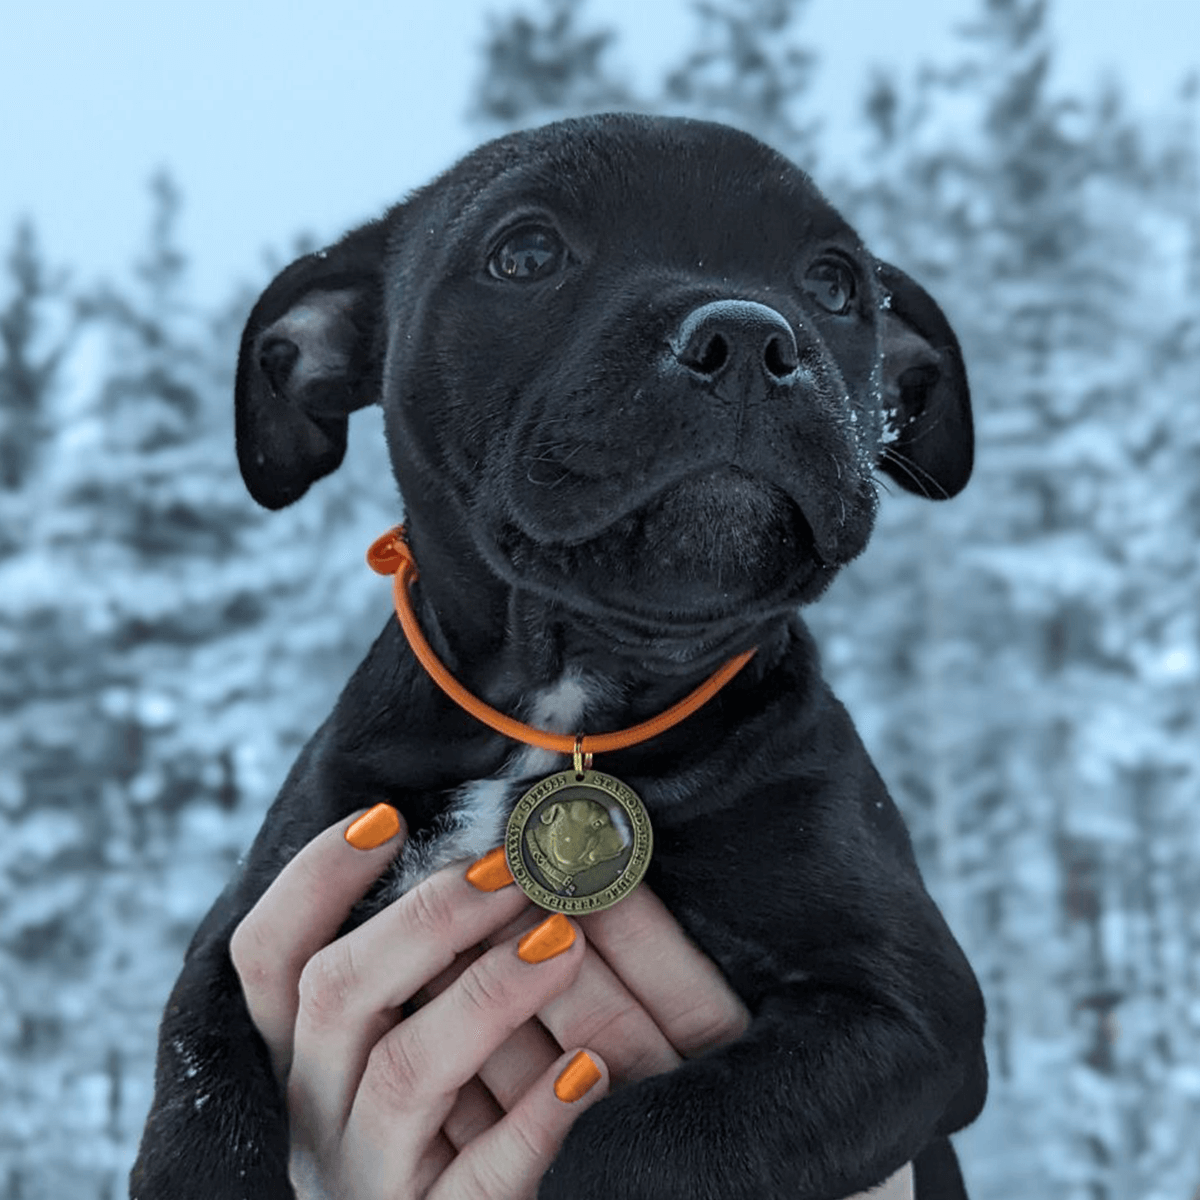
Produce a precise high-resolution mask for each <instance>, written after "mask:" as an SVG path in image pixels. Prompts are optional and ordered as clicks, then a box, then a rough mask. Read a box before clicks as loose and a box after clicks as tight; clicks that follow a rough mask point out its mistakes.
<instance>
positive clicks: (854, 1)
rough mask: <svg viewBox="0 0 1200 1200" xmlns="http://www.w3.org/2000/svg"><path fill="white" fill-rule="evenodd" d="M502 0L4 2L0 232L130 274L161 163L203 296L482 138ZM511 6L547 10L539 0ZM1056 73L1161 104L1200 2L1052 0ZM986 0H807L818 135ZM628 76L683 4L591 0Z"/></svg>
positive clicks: (1194, 30) (929, 54)
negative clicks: (22, 220)
mask: <svg viewBox="0 0 1200 1200" xmlns="http://www.w3.org/2000/svg"><path fill="white" fill-rule="evenodd" d="M508 7H509V4H508V3H507V0H434V2H432V3H426V2H424V0H422V2H420V3H417V2H414V0H388V2H384V0H343V2H342V3H340V4H338V5H337V6H336V7H335V6H334V5H332V4H330V3H329V2H328V0H203V3H199V4H179V5H171V4H164V3H163V2H162V0H153V2H152V0H103V2H101V3H95V2H93V0H74V2H70V0H23V2H18V0H7V3H6V4H5V11H4V20H3V39H2V41H0V239H2V242H0V244H3V245H4V246H7V245H8V243H9V240H10V238H11V232H10V231H11V228H12V226H13V223H14V221H15V220H16V218H17V216H18V215H19V214H27V215H29V216H31V217H32V218H33V219H34V221H35V224H36V226H37V228H38V231H39V233H40V235H41V239H42V243H43V245H44V247H45V249H46V250H47V251H48V252H49V254H50V255H51V256H52V258H53V259H54V260H56V261H58V262H65V263H67V264H69V265H70V266H71V267H72V269H73V270H74V272H75V274H76V277H77V278H78V279H79V281H80V282H87V281H89V280H91V279H94V278H96V277H98V276H100V275H101V274H104V273H106V272H112V271H116V270H124V269H125V268H126V267H127V266H128V264H129V263H130V261H131V260H132V258H133V256H134V254H135V253H136V250H137V247H138V246H139V244H140V239H141V237H142V235H143V231H144V229H145V225H146V221H147V216H148V211H149V205H148V201H147V192H146V187H145V184H146V180H147V178H148V177H149V175H150V174H151V173H152V171H153V170H154V169H155V168H156V167H158V166H160V165H165V166H167V167H168V168H169V169H170V170H171V172H172V173H173V175H174V176H175V178H176V179H177V181H178V182H179V184H180V186H181V188H182V191H183V195H184V199H185V203H186V209H185V213H184V218H183V238H184V242H185V248H186V249H187V250H188V252H189V253H190V254H191V256H192V271H193V281H194V285H195V291H196V295H197V296H198V298H200V299H202V300H212V299H217V298H219V297H221V296H223V295H224V294H225V293H226V292H227V290H228V285H229V282H230V280H231V279H232V278H234V277H237V276H239V275H240V276H242V277H246V278H252V277H256V276H257V274H258V266H259V263H260V261H261V255H262V250H263V248H264V247H266V246H273V247H275V248H277V249H283V248H284V247H285V246H286V245H287V244H288V243H289V242H290V239H291V237H292V235H293V234H295V233H297V232H298V231H300V230H308V231H311V232H313V233H314V234H315V235H316V236H318V237H321V238H332V237H334V236H336V235H337V234H338V233H339V232H341V231H342V230H343V229H345V228H346V227H348V226H349V225H351V224H353V223H355V222H357V221H359V220H361V219H363V218H365V217H368V216H371V215H374V214H375V213H377V212H378V211H379V210H381V209H382V208H383V207H384V206H385V205H386V204H388V203H390V202H391V201H393V200H396V199H398V198H400V196H402V195H403V194H404V192H405V191H407V190H408V189H409V188H411V187H414V186H416V185H417V184H419V183H421V182H423V181H424V180H425V179H427V178H428V177H429V176H431V175H432V174H433V173H435V172H436V171H437V170H439V169H441V168H442V167H443V166H445V165H447V164H448V163H449V162H451V161H452V160H453V159H454V158H456V157H457V156H458V155H459V154H461V153H462V152H463V151H465V150H467V149H469V148H470V146H471V145H472V144H473V143H474V142H475V141H477V140H478V131H473V130H471V129H470V128H469V127H468V126H467V124H466V123H465V121H464V117H463V114H464V111H465V109H466V105H467V101H468V97H469V92H470V86H471V82H472V79H473V77H474V74H475V73H476V71H477V70H478V61H479V56H478V48H479V45H480V42H481V40H482V38H483V35H484V31H485V29H486V14H487V13H488V12H496V11H504V10H507V8H508ZM523 7H524V8H526V9H527V10H530V11H540V6H539V0H525V3H524V4H523ZM1055 7H1056V18H1055V19H1056V24H1057V27H1058V32H1059V34H1060V42H1061V58H1060V70H1061V71H1062V73H1063V74H1064V75H1065V76H1066V77H1067V79H1068V80H1069V82H1071V83H1074V84H1087V83H1088V82H1089V81H1092V80H1095V79H1097V78H1098V77H1099V76H1100V75H1101V74H1102V73H1103V72H1105V71H1108V72H1111V73H1116V74H1119V75H1120V76H1121V77H1122V78H1123V79H1124V80H1125V81H1126V83H1127V86H1128V88H1129V91H1130V95H1131V98H1132V100H1133V101H1134V104H1135V106H1137V107H1138V108H1140V109H1143V110H1145V111H1152V110H1153V109H1154V108H1155V106H1157V105H1159V104H1161V103H1162V102H1163V100H1164V99H1165V98H1166V97H1167V95H1168V94H1169V93H1170V92H1171V91H1173V90H1174V89H1175V88H1176V87H1177V86H1178V83H1179V81H1180V80H1181V79H1182V78H1183V77H1184V75H1185V74H1186V73H1187V72H1188V71H1189V70H1196V69H1198V68H1200V0H1139V2H1138V3H1130V2H1129V0H1119V2H1118V0H1057V2H1056V6H1055ZM975 8H976V0H812V3H811V6H810V8H809V11H808V15H807V17H806V19H805V24H804V33H805V34H806V36H807V39H808V40H809V41H810V43H811V44H813V45H814V46H815V47H816V48H817V49H818V50H819V51H820V53H821V55H822V66H821V71H820V75H819V77H818V80H817V87H816V93H815V97H814V103H815V105H816V106H817V108H818V109H819V115H820V116H821V117H822V118H823V119H824V120H825V122H826V126H827V128H829V129H831V130H832V131H833V132H834V133H835V134H836V132H837V130H838V127H839V122H840V121H844V120H845V115H846V114H848V113H850V112H851V111H853V110H854V108H855V107H856V106H857V102H858V98H859V96H860V94H861V90H862V87H863V83H864V80H865V78H866V72H867V68H868V66H869V65H870V64H872V63H887V64H889V65H891V66H892V67H895V68H899V69H901V70H903V69H904V68H905V67H906V66H908V65H911V64H913V63H915V62H917V61H918V60H926V61H930V60H937V59H942V60H944V59H945V58H946V56H947V54H948V52H949V51H950V48H951V45H952V42H951V31H952V29H953V27H954V25H955V24H956V23H958V22H960V21H963V20H965V19H967V18H968V17H969V16H970V15H971V13H972V12H973V11H974V10H975ZM590 12H591V14H592V17H593V18H594V19H596V20H605V21H607V20H610V19H611V21H613V22H614V23H616V24H617V25H618V27H619V28H620V29H621V30H622V39H621V42H620V44H619V45H618V47H617V51H616V53H615V54H614V58H615V59H616V60H618V61H621V62H625V63H627V64H629V65H630V67H631V68H632V70H633V74H634V78H635V79H642V80H644V81H647V82H649V81H650V80H652V79H653V78H654V77H655V74H656V67H657V66H658V65H659V64H661V63H663V62H665V61H668V60H671V59H673V58H675V57H676V56H677V53H678V49H679V47H680V46H682V45H683V44H685V43H686V41H687V38H688V33H689V30H690V28H691V16H690V6H689V5H688V3H687V2H686V0H591V5H590Z"/></svg>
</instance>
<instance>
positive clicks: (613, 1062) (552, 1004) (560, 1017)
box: [488, 947, 681, 1103]
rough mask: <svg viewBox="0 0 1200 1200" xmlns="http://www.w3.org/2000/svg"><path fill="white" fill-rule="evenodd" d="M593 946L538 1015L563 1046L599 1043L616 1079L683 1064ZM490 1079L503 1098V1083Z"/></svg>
mask: <svg viewBox="0 0 1200 1200" xmlns="http://www.w3.org/2000/svg"><path fill="white" fill-rule="evenodd" d="M588 949H589V952H588V953H587V954H585V955H584V958H583V963H582V965H581V966H580V969H579V975H578V976H577V977H576V979H575V982H574V983H573V984H572V985H571V987H569V988H568V989H567V990H566V991H565V992H564V993H563V994H562V995H561V996H557V997H555V998H554V999H552V1000H550V1001H549V1002H548V1003H546V1004H544V1005H543V1006H542V1007H541V1008H540V1009H538V1020H539V1021H541V1023H542V1024H543V1025H544V1026H545V1027H546V1029H547V1030H548V1031H549V1033H550V1034H551V1035H552V1036H553V1037H554V1039H555V1041H557V1042H558V1044H559V1045H560V1046H593V1047H595V1049H596V1050H597V1051H598V1052H599V1053H600V1055H601V1056H602V1057H603V1058H604V1060H605V1062H607V1063H608V1065H609V1069H610V1071H611V1072H612V1077H613V1079H614V1081H616V1082H617V1083H627V1082H629V1081H630V1080H634V1079H644V1078H646V1077H647V1076H648V1075H658V1074H660V1073H661V1072H663V1071H670V1070H673V1069H674V1068H675V1067H677V1066H679V1064H680V1062H681V1059H680V1057H679V1055H678V1054H677V1053H676V1052H675V1049H674V1047H673V1046H672V1045H671V1043H670V1042H669V1041H668V1040H667V1037H666V1035H665V1034H664V1033H663V1031H662V1030H661V1029H659V1028H658V1026H657V1025H656V1024H655V1023H654V1020H653V1018H652V1017H651V1016H650V1015H649V1014H648V1013H647V1012H646V1010H645V1009H644V1008H643V1007H642V1005H641V1003H640V1001H639V1000H638V999H637V997H636V996H634V994H633V993H632V992H630V991H629V989H628V988H627V987H625V985H624V984H623V983H622V982H621V981H620V980H619V979H618V978H617V976H616V975H615V974H614V973H613V971H612V969H611V968H610V967H609V966H608V964H607V963H605V961H604V960H603V959H602V958H601V957H600V955H599V954H597V953H596V952H595V951H594V950H592V949H591V948H590V947H589V948H588ZM488 1078H489V1086H494V1087H496V1088H497V1089H499V1090H498V1091H497V1096H498V1098H499V1099H500V1100H501V1103H504V1096H503V1088H502V1086H501V1084H500V1083H498V1082H495V1083H493V1082H492V1076H491V1075H489V1076H488Z"/></svg>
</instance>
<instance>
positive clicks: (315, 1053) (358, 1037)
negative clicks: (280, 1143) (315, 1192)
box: [288, 865, 528, 1137]
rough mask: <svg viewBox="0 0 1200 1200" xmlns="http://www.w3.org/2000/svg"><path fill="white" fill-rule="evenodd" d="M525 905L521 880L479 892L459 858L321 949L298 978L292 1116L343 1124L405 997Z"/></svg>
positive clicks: (319, 1132) (310, 1123) (319, 1128)
mask: <svg viewBox="0 0 1200 1200" xmlns="http://www.w3.org/2000/svg"><path fill="white" fill-rule="evenodd" d="M527 907H528V902H527V901H526V900H525V897H524V896H523V895H522V894H521V893H520V892H519V891H517V890H516V889H515V888H514V889H509V890H506V891H500V892H494V893H485V892H480V891H478V890H477V889H475V888H473V887H472V886H471V885H470V884H468V883H467V882H466V880H465V878H464V874H463V868H462V866H461V865H457V866H451V867H447V868H445V869H444V870H441V871H437V872H435V873H434V874H433V875H431V876H429V878H428V879H425V880H424V881H422V882H421V883H420V884H418V885H417V887H415V888H413V889H412V891H410V892H406V893H405V894H404V895H403V896H401V897H400V899H399V900H397V901H396V902H395V903H394V904H391V905H389V906H388V907H387V908H385V909H383V910H382V911H381V912H378V913H376V914H375V915H374V916H373V917H372V918H371V919H370V920H368V921H366V922H364V923H363V924H362V925H360V926H359V927H358V928H357V929H354V930H351V931H350V932H349V933H347V934H346V935H344V936H343V937H340V938H338V939H337V940H336V941H334V942H331V943H330V944H329V945H327V946H325V947H323V948H322V949H321V950H319V951H318V952H317V953H316V954H314V955H313V956H312V958H310V959H309V961H308V962H307V963H306V964H305V966H304V969H303V971H302V972H301V974H300V981H299V995H300V1003H299V1008H298V1011H297V1013H296V1019H295V1044H294V1051H293V1062H292V1072H291V1077H290V1079H289V1081H288V1099H289V1105H290V1107H291V1109H292V1112H293V1116H294V1119H295V1120H296V1121H297V1122H298V1123H299V1124H301V1125H302V1126H303V1127H304V1128H306V1129H308V1130H310V1131H311V1136H313V1137H328V1136H332V1135H333V1134H334V1132H335V1131H338V1130H340V1129H341V1128H342V1127H343V1126H344V1124H345V1122H346V1118H347V1116H348V1114H349V1112H350V1109H351V1106H352V1103H353V1100H354V1096H355V1093H356V1092H357V1090H358V1087H359V1081H360V1080H361V1078H362V1076H363V1072H364V1071H365V1069H366V1065H367V1061H368V1058H369V1056H370V1053H371V1050H372V1047H374V1046H375V1045H376V1044H377V1043H378V1042H379V1040H380V1039H381V1038H382V1037H384V1035H385V1034H387V1032H388V1030H390V1029H391V1028H392V1027H393V1026H394V1025H395V1024H396V1022H397V1020H398V1019H399V1015H400V1008H401V1006H402V1005H403V1004H404V1003H405V1002H406V1001H408V1000H410V999H411V998H412V997H413V996H414V995H416V993H417V992H418V990H419V989H420V988H421V987H422V985H424V984H425V983H426V982H427V981H428V980H430V979H432V978H434V977H436V976H437V975H439V974H440V973H441V972H443V971H446V970H447V968H449V967H450V966H451V964H452V963H453V961H454V959H455V957H456V956H457V955H458V954H459V953H461V952H463V951H466V950H467V949H468V948H470V947H472V946H474V945H475V944H476V943H477V942H479V941H480V940H482V939H483V938H485V937H487V936H488V935H489V934H492V933H493V932H494V931H495V930H496V929H497V927H499V926H501V925H504V924H507V923H508V922H509V921H511V920H512V919H513V918H514V917H515V916H516V915H517V913H519V912H520V911H522V910H523V909H525V908H527ZM422 1011H423V1010H422ZM417 1015H419V1014H417ZM412 1019H413V1018H411V1017H410V1018H409V1020H412Z"/></svg>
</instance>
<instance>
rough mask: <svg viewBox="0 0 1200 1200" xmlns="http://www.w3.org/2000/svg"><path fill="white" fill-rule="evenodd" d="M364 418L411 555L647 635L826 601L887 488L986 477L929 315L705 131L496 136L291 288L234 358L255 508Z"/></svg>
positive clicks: (954, 369) (960, 384) (846, 232)
mask: <svg viewBox="0 0 1200 1200" xmlns="http://www.w3.org/2000/svg"><path fill="white" fill-rule="evenodd" d="M370 403H379V404H381V405H382V406H383V408H384V412H385V418H386V428H387V431H388V441H389V447H390V451H391V455H392V461H393V466H394V469H395V473H396V477H397V480H398V482H399V484H400V488H401V491H402V493H403V496H404V500H405V505H406V508H407V510H408V520H409V523H410V525H411V526H412V527H413V529H414V530H419V531H420V533H421V536H422V537H424V538H425V539H426V540H429V539H430V538H433V537H437V536H438V531H439V530H441V531H444V532H445V533H446V534H447V536H449V535H450V534H451V532H452V531H453V534H454V536H456V537H458V538H459V539H460V540H461V538H462V537H463V536H466V537H467V539H468V542H469V545H470V547H471V551H472V552H473V553H474V554H476V555H477V556H478V558H479V559H480V560H481V561H482V562H484V563H486V564H487V565H488V567H489V568H490V570H491V572H493V573H494V575H495V576H497V577H499V578H500V579H502V580H503V581H505V583H507V584H508V585H510V586H513V587H519V588H524V589H529V590H531V591H532V592H534V593H542V594H544V595H545V596H547V597H549V598H553V600H554V602H555V603H556V604H558V605H560V606H563V607H565V608H566V609H567V610H574V611H576V612H578V613H579V614H580V615H581V616H582V617H586V618H588V619H590V620H592V621H593V622H594V621H597V620H599V621H606V620H607V621H609V622H610V623H611V624H612V625H613V626H614V627H616V626H618V625H622V624H623V625H624V626H625V627H627V628H630V629H632V628H634V627H637V628H641V629H644V630H645V631H648V632H650V633H652V632H653V631H654V630H655V629H661V628H662V627H664V626H665V625H667V624H674V625H683V626H686V627H688V628H690V629H698V628H715V627H718V626H720V625H722V624H726V623H731V622H740V623H741V624H742V625H743V626H744V625H746V624H748V623H754V621H755V620H756V619H757V618H763V619H765V618H768V617H771V616H773V615H776V614H778V613H781V612H784V611H787V610H789V609H791V608H793V607H794V606H795V605H796V604H797V603H802V602H805V601H807V600H811V599H812V598H814V597H815V596H816V595H817V594H819V592H820V591H821V590H822V589H823V588H824V586H825V585H826V584H827V583H828V581H829V580H830V578H831V577H832V575H833V573H834V572H835V571H836V569H837V568H838V567H839V566H841V565H842V564H843V563H845V562H847V561H849V560H850V559H851V558H853V557H854V556H855V555H856V554H858V553H859V551H860V550H861V549H862V548H863V546H864V545H865V543H866V540H867V537H868V535H869V533H870V530H871V526H872V523H873V520H874V514H875V508H876V485H875V479H874V472H875V471H876V470H877V469H881V470H883V471H884V472H886V473H887V474H889V475H890V476H891V477H892V478H893V479H894V480H895V481H896V482H898V483H899V484H900V485H901V486H902V487H904V488H906V489H908V490H910V491H915V492H918V493H920V494H922V495H925V496H929V497H931V498H942V497H947V496H951V495H953V494H954V493H956V492H958V491H959V490H960V489H961V488H962V487H963V485H964V484H965V483H966V481H967V478H968V476H969V474H970V470H971V463H972V427H971V415H970V406H969V400H968V392H967V382H966V375H965V371H964V368H963V363H962V358H961V354H960V352H959V348H958V344H957V341H956V340H955V337H954V334H953V332H952V330H951V329H950V327H949V325H948V323H947V322H946V320H945V318H944V317H943V315H942V313H941V311H940V310H939V309H938V307H937V305H936V304H935V303H934V302H933V300H932V299H930V297H929V296H928V295H927V294H926V293H925V292H924V291H923V290H922V289H921V288H920V287H918V286H917V285H916V284H915V283H914V282H913V281H912V280H910V279H909V278H908V277H907V276H905V275H904V274H903V273H902V272H900V271H899V270H897V269H896V268H894V267H891V266H888V265H887V264H884V263H880V262H878V261H877V260H875V259H874V258H873V257H872V256H871V255H870V254H869V253H868V252H867V251H866V250H865V249H864V247H863V246H862V244H861V242H860V241H859V239H858V237H857V235H856V234H855V233H854V231H853V230H852V229H851V228H850V227H849V226H848V225H847V224H846V222H845V221H844V220H843V219H842V218H841V217H840V216H839V215H838V213H837V212H836V211H835V210H834V209H833V208H832V207H831V206H830V205H829V204H828V203H827V202H826V201H825V200H824V198H823V197H822V196H821V195H820V193H819V192H818V191H817V190H816V188H815V187H814V186H813V184H812V182H811V181H810V180H809V178H808V177H807V176H806V175H805V174H804V173H803V172H802V171H800V170H799V169H798V168H797V167H795V166H794V165H792V164H791V163H790V162H788V161H787V160H786V159H784V158H782V157H780V156H779V155H778V154H776V153H775V152H774V151H772V150H770V149H769V148H768V147H766V146H764V145H763V144H761V143H760V142H758V141H756V140H755V139H753V138H751V137H749V136H747V135H746V134H743V133H739V132H736V131H734V130H732V129H728V128H725V127H722V126H718V125H710V124H705V123H700V122H693V121H682V120H671V119H655V118H642V117H633V116H607V117H598V118H590V119H584V120H579V121H570V122H563V123H560V124H556V125H550V126H547V127H545V128H542V129H538V130H533V131H531V132H527V133H522V134H515V135H512V136H510V137H506V138H502V139H500V140H499V141H496V142H493V143H490V144H489V145H487V146H484V147H483V148H481V149H480V150H478V151H476V152H475V153H474V154H472V155H470V156H469V157H468V158H466V159H464V160H463V161H462V162H461V163H459V164H458V165H457V166H456V167H454V168H453V169H452V170H450V171H449V172H448V173H447V174H445V175H444V176H442V177H441V178H440V179H438V180H436V181H435V182H434V183H433V184H431V185H429V186H428V187H426V188H424V189H423V190H421V191H419V192H417V193H416V194H415V195H414V196H413V197H411V198H410V199H409V200H408V201H407V202H406V203H405V204H403V205H400V206H398V207H396V208H394V209H392V210H391V211H390V212H389V213H388V214H387V215H386V216H385V217H384V218H383V219H382V220H380V221H377V222H374V223H372V224H369V225H366V226H364V227H363V228H361V229H358V230H356V231H355V232H353V233H351V234H349V235H348V236H347V237H346V238H344V239H343V240H342V241H341V242H339V243H337V244H336V245H334V246H332V247H330V248H329V249H328V250H325V251H322V252H320V253H319V254H314V255H309V256H307V257H305V258H303V259H301V260H299V261H298V262H296V263H294V264H292V266H290V267H289V268H287V270H285V271H284V272H283V273H282V274H281V275H280V276H279V277H278V278H277V279H276V280H275V281H274V283H272V284H271V286H270V287H269V288H268V289H267V291H266V292H265V293H264V295H263V297H262V299H261V300H260V301H259V303H258V305H257V306H256V307H255V309H254V311H253V313H252V314H251V316H250V320H249V322H248V324H247V327H246V331H245V334H244V337H243V341H242V348H241V358H240V361H239V366H238V378H237V438H238V456H239V461H240V463H241V467H242V473H243V476H244V478H245V480H246V483H247V485H248V487H249V488H250V491H251V493H252V494H253V495H254V496H255V498H256V499H258V500H259V501H260V502H261V503H263V504H265V505H266V506H268V507H271V508H278V507H282V506H283V505H286V504H289V503H291V502H292V501H293V500H295V499H297V498H298V497H299V496H300V495H301V494H302V493H303V492H304V491H305V490H306V489H307V488H308V487H309V486H310V484H312V483H313V482H314V481H315V480H316V479H318V478H320V477H321V476H322V475H325V474H327V473H328V472H330V471H332V470H333V469H335V468H336V467H337V466H338V464H339V463H340V461H341V458H342V455H343V453H344V450H345V443H346V425H347V419H348V414H349V413H350V412H351V411H352V410H354V409H356V408H359V407H361V406H363V405H365V404H370Z"/></svg>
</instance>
